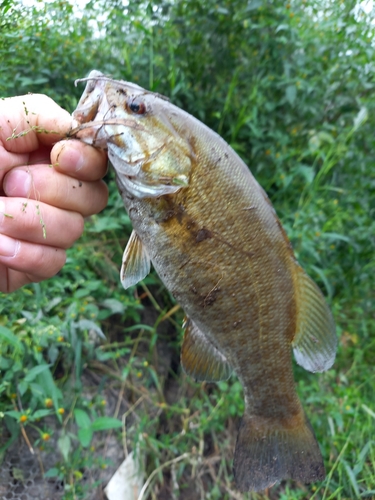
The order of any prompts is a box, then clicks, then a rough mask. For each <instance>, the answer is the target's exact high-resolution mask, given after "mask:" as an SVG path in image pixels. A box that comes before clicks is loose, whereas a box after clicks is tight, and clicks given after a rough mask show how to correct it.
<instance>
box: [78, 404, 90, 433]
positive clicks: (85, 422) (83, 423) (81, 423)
mask: <svg viewBox="0 0 375 500" xmlns="http://www.w3.org/2000/svg"><path fill="white" fill-rule="evenodd" d="M74 418H75V419H76V423H77V425H78V427H81V428H84V429H85V428H88V427H90V425H91V420H90V417H89V416H88V414H87V413H86V412H85V411H84V410H80V409H79V408H76V409H75V410H74Z"/></svg>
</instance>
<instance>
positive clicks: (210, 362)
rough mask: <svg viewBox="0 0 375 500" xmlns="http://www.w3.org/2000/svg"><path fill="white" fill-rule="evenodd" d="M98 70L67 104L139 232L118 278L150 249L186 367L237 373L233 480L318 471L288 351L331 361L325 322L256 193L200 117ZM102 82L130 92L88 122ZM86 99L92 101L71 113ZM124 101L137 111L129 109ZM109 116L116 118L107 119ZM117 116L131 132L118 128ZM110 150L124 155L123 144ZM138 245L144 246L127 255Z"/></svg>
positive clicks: (321, 363)
mask: <svg viewBox="0 0 375 500" xmlns="http://www.w3.org/2000/svg"><path fill="white" fill-rule="evenodd" d="M95 78H96V79H97V82H96V83H95V85H93V83H92V82H91V87H90V82H89V83H88V87H87V89H86V95H85V94H84V96H83V97H82V98H81V101H80V104H79V105H78V107H77V110H76V112H75V117H76V118H77V119H78V121H79V125H80V126H79V127H78V129H77V130H76V131H74V135H76V136H77V137H79V138H81V139H82V140H85V141H86V142H90V143H91V144H94V145H96V146H98V147H107V144H108V143H109V144H110V146H109V153H110V158H111V154H112V158H111V160H112V163H114V167H115V170H116V176H117V183H118V186H119V189H120V191H121V195H122V198H123V201H124V204H125V207H126V209H127V211H128V214H129V217H130V219H131V221H132V223H133V227H134V230H135V236H134V238H133V240H132V241H133V242H134V244H132V243H129V247H130V249H129V250H128V248H127V250H126V251H125V254H126V256H125V254H124V264H123V270H122V274H123V283H124V282H125V283H126V285H125V286H129V284H134V283H133V281H136V279H133V278H131V279H129V280H128V281H127V278H126V274H127V272H128V273H129V275H132V270H131V268H134V267H135V268H136V270H135V274H136V275H137V276H138V278H140V277H143V276H141V275H142V271H139V273H138V270H137V267H145V266H146V264H142V263H140V262H146V261H147V259H150V260H151V262H152V263H153V265H154V267H155V269H156V271H157V272H158V274H159V276H160V278H161V279H162V280H163V282H164V283H165V285H166V287H167V288H168V290H170V292H171V293H172V295H173V296H174V297H175V298H176V300H177V301H178V302H179V304H180V305H181V306H182V307H183V309H184V311H185V313H186V315H187V317H188V320H187V325H186V331H185V337H184V342H183V346H182V357H181V361H182V365H183V367H184V369H185V371H186V372H187V373H189V374H190V375H192V376H193V377H195V378H196V379H197V380H209V381H215V380H220V379H223V378H227V377H228V376H229V374H230V372H231V370H232V369H233V370H234V371H235V372H236V374H237V375H238V377H239V379H240V381H241V383H242V385H243V388H244V394H245V414H244V418H243V421H242V424H241V428H240V432H239V437H238V440H237V446H236V451H235V459H234V468H235V477H236V482H237V485H238V487H239V489H241V490H242V491H247V490H260V489H264V488H266V487H268V486H270V485H272V484H273V483H275V482H276V481H277V480H280V479H283V478H288V477H291V478H294V479H297V480H301V481H305V482H310V481H314V480H317V479H322V478H323V477H324V466H323V462H322V459H321V455H320V452H319V447H318V444H317V442H316V440H315V437H314V434H313V431H312V429H311V427H310V425H309V423H308V421H307V418H306V417H305V414H304V411H303V409H302V406H301V404H300V401H299V399H298V396H297V394H296V391H295V384H294V379H293V372H292V363H291V353H290V351H291V346H292V345H293V347H294V349H295V354H296V357H297V360H298V362H299V363H300V364H302V366H304V367H305V368H307V369H309V370H311V371H323V370H324V369H327V368H329V367H330V366H331V364H332V363H333V359H334V352H335V347H336V340H335V333H334V325H333V322H332V318H331V316H330V313H329V311H328V308H327V306H326V305H325V302H324V299H323V298H322V295H321V293H320V291H319V290H318V288H317V287H316V286H315V285H314V283H313V282H312V281H311V280H310V278H308V276H307V275H306V274H305V273H304V271H303V270H302V269H301V268H300V266H299V265H298V264H297V262H296V260H295V258H294V255H293V251H292V249H291V246H290V243H289V241H288V239H287V237H286V234H285V232H284V230H283V228H282V227H281V224H280V221H279V219H278V218H277V216H276V214H275V211H274V209H273V207H272V205H271V204H270V202H269V200H268V198H267V196H266V194H265V193H264V191H263V190H262V188H261V187H260V186H259V184H258V183H257V181H256V180H255V179H254V177H253V176H252V174H251V173H250V171H249V169H248V167H247V166H246V165H245V164H244V163H243V162H242V160H241V159H240V158H239V157H238V155H237V154H236V153H235V152H234V151H233V150H232V149H231V148H230V147H229V146H228V145H227V144H226V143H225V141H223V139H221V138H220V137H219V136H218V135H217V134H216V133H214V132H213V131H211V130H210V129H209V128H207V127H206V126H205V125H203V124H202V123H201V122H199V121H198V120H196V119H195V118H193V117H192V116H190V115H188V114H187V113H185V112H183V111H182V110H180V109H179V108H176V107H175V106H173V105H172V104H170V103H169V102H166V101H163V100H162V99H161V98H160V97H159V96H155V95H154V94H150V93H147V92H146V91H144V90H143V89H140V88H136V89H135V90H134V89H133V88H132V87H126V86H127V85H128V84H126V83H125V82H113V81H112V84H111V85H112V86H111V87H108V85H109V84H108V81H107V80H100V74H98V73H94V74H93V80H94V81H95ZM100 86H102V87H101V92H99V91H98V88H99V90H100ZM116 86H117V87H116ZM108 88H111V91H110V92H113V88H116V89H117V90H116V92H117V91H118V89H120V91H119V92H117V94H116V96H117V97H119V94H120V97H122V98H123V100H125V101H126V102H127V104H126V105H122V106H123V107H122V109H121V111H120V110H119V102H121V100H119V99H118V98H117V97H116V107H115V108H114V107H113V100H112V101H111V99H110V98H108V99H107V101H106V103H105V104H106V108H105V107H104V106H103V101H101V102H100V103H99V105H98V106H97V110H99V111H98V112H97V113H96V115H95V117H94V120H93V114H94V113H93V112H92V109H93V104H92V103H91V102H90V99H92V96H93V95H94V93H95V92H96V94H95V96H99V95H102V94H103V95H106V96H107V95H108ZM90 89H92V90H90ZM106 89H107V91H106ZM138 89H140V90H138ZM122 92H124V94H122ZM101 99H102V97H101ZM134 103H135V105H134ZM139 105H141V108H140V110H141V113H139V108H137V106H139ZM143 105H144V106H145V109H144V108H143V107H142V106H143ZM84 106H86V108H87V109H89V110H90V109H91V111H90V112H89V113H87V112H86V111H85V112H80V109H86V108H84ZM90 106H91V108H90ZM124 106H125V107H124ZM133 108H134V109H133ZM105 109H106V110H107V112H105ZM123 109H126V116H124V113H123ZM100 110H102V111H100ZM108 110H110V111H111V112H112V114H111V113H110V112H109V111H108ZM132 110H133V114H135V115H140V116H136V119H134V117H132V116H131V115H132V112H131V111H132ZM134 110H136V111H134ZM85 113H86V115H85ZM119 116H120V117H121V118H122V120H123V121H122V123H121V124H120V122H119V121H116V122H115V121H114V118H115V117H117V118H118V117H119ZM88 117H89V118H88ZM98 117H99V120H98ZM138 118H139V119H138ZM142 118H143V121H142ZM101 120H102V121H101ZM111 120H112V121H111ZM146 120H147V126H145V123H146ZM98 121H99V122H100V121H101V122H100V123H101V125H99V126H98ZM103 123H104V127H103ZM124 127H125V128H130V130H131V133H130V136H129V135H126V134H125V132H123V133H120V132H119V131H123V130H124ZM142 127H145V129H146V133H144V131H143V129H142ZM147 134H148V135H152V139H151V140H150V141H148V140H147V137H148V135H147ZM112 143H113V144H115V145H114V146H113V145H112ZM131 144H133V145H134V147H135V150H136V152H135V154H133V155H132V153H131V152H130V153H129V151H130V150H132V148H131ZM111 148H112V151H111ZM119 148H122V150H123V151H125V150H126V151H128V153H126V154H125V155H124V156H122V153H120V149H119ZM114 153H115V154H114ZM118 154H119V155H120V156H121V158H120V157H117V155H118ZM140 159H141V160H140ZM145 159H146V160H145ZM139 163H142V165H141V167H139ZM132 169H133V170H132ZM133 171H134V172H135V171H136V172H137V173H136V175H134V176H133V175H132V173H133ZM124 172H125V175H124ZM129 172H130V174H129ZM134 183H137V184H136V185H135V184H134ZM134 186H135V187H134ZM142 186H143V187H142ZM160 186H165V189H164V191H165V192H163V187H161V188H160ZM143 189H145V192H143V191H142V190H143ZM153 189H155V190H156V192H155V193H153V192H152V190H153ZM157 189H160V190H161V194H160V193H159V191H157ZM149 192H151V195H149ZM134 248H137V249H138V250H137V253H138V254H139V252H140V253H141V254H142V256H141V257H139V255H138V257H134V256H132V253H135V250H134ZM139 248H141V250H139ZM142 252H143V253H142ZM134 261H135V262H136V264H134ZM146 267H147V266H146ZM143 273H144V270H143Z"/></svg>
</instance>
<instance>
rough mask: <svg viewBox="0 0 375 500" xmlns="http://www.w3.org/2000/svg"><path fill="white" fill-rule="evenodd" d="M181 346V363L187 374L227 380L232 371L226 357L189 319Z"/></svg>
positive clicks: (206, 378) (205, 379)
mask: <svg viewBox="0 0 375 500" xmlns="http://www.w3.org/2000/svg"><path fill="white" fill-rule="evenodd" d="M184 326H185V334H184V340H183V343H182V348H181V365H182V368H183V369H184V371H185V372H186V374H187V375H190V376H191V377H193V378H194V379H195V380H198V381H206V382H217V381H219V380H226V379H228V378H229V377H230V375H231V373H232V368H231V367H230V365H229V364H228V361H227V359H226V357H225V356H224V355H223V354H221V352H220V351H219V350H218V349H216V347H215V346H214V345H213V344H212V343H211V342H210V340H209V339H208V338H207V337H206V335H204V334H203V333H202V332H201V331H200V330H199V328H198V327H197V326H196V325H195V324H194V323H193V321H191V320H190V319H187V320H186V321H185V325H184Z"/></svg>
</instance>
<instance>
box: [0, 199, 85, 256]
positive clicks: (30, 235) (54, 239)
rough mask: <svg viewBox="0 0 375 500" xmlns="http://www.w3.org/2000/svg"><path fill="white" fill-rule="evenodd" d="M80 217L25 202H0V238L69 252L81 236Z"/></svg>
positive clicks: (39, 204)
mask: <svg viewBox="0 0 375 500" xmlns="http://www.w3.org/2000/svg"><path fill="white" fill-rule="evenodd" d="M83 224H84V221H83V217H82V216H81V215H80V214H79V213H77V212H71V211H67V210H62V209H60V208H56V207H52V206H50V205H47V204H45V203H43V202H38V201H34V200H28V199H25V198H6V197H3V198H1V199H0V234H3V235H6V236H9V237H11V238H16V239H18V238H20V235H21V237H22V240H23V241H28V242H30V243H39V244H41V245H46V246H53V247H59V248H69V247H70V246H72V245H73V243H74V242H75V240H77V239H78V238H79V237H80V236H81V234H82V232H83Z"/></svg>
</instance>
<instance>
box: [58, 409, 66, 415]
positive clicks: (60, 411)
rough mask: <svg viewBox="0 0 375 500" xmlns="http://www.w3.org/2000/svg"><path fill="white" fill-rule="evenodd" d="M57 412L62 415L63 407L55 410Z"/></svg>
mask: <svg viewBox="0 0 375 500" xmlns="http://www.w3.org/2000/svg"><path fill="white" fill-rule="evenodd" d="M57 413H59V414H60V415H64V413H65V410H64V408H59V409H58V410H57Z"/></svg>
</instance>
